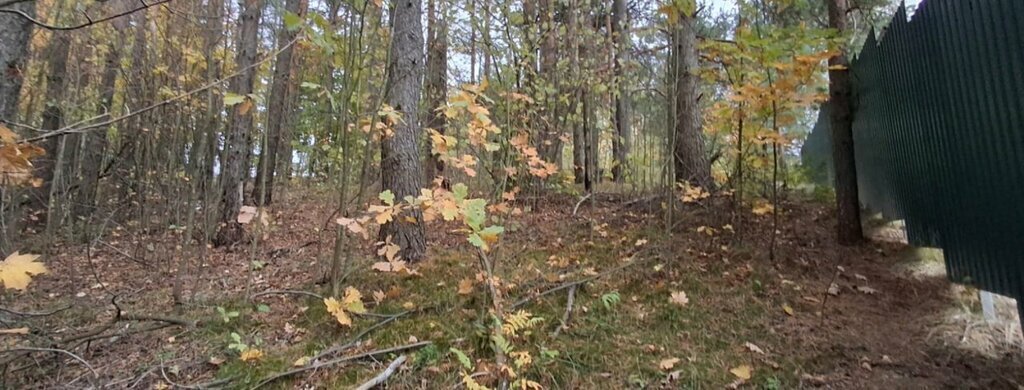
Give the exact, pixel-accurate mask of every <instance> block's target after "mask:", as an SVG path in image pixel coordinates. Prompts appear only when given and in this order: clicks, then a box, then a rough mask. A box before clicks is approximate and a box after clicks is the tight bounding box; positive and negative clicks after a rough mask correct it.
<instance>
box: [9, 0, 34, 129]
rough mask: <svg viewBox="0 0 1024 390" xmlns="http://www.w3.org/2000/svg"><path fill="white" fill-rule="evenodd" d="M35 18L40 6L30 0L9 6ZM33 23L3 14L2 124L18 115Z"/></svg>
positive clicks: (16, 16)
mask: <svg viewBox="0 0 1024 390" xmlns="http://www.w3.org/2000/svg"><path fill="white" fill-rule="evenodd" d="M6 8H7V9H10V10H15V11H21V12H24V13H25V14H27V15H30V16H34V15H35V9H36V3H35V2H34V1H29V2H25V3H18V4H15V5H12V6H9V7H6ZM31 32H32V23H31V22H29V21H28V20H26V19H24V18H22V17H20V16H18V15H12V14H0V123H4V122H5V121H10V120H13V119H14V117H15V114H17V112H18V97H19V96H20V95H21V83H22V80H23V78H24V75H25V58H26V57H27V54H28V41H29V35H30V33H31Z"/></svg>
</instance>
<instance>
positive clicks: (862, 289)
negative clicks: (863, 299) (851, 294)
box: [857, 286, 878, 295]
mask: <svg viewBox="0 0 1024 390" xmlns="http://www.w3.org/2000/svg"><path fill="white" fill-rule="evenodd" d="M857 291H860V292H861V293H864V294H868V295H874V294H878V290H875V289H873V288H871V287H868V286H857Z"/></svg>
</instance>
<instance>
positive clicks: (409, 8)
mask: <svg viewBox="0 0 1024 390" xmlns="http://www.w3.org/2000/svg"><path fill="white" fill-rule="evenodd" d="M421 15H422V4H421V1H420V0H401V1H399V2H397V3H396V4H395V7H394V14H393V23H392V32H393V33H392V41H391V55H390V60H389V64H388V69H389V71H388V80H387V88H385V91H387V102H388V104H390V105H391V107H394V109H395V110H397V111H398V112H401V113H402V120H401V121H400V122H399V123H396V124H394V130H395V133H394V135H392V136H390V137H385V138H384V139H383V140H381V153H380V154H381V184H382V186H383V188H384V189H385V190H391V192H392V193H394V194H395V198H396V199H403V198H405V197H406V196H413V197H416V196H418V195H419V193H420V188H421V187H422V185H421V183H422V180H421V179H422V174H423V170H422V167H421V166H420V152H419V147H418V142H419V139H420V133H421V131H420V124H419V112H418V111H419V103H420V91H421V87H422V80H423V71H424V64H423V23H422V22H421V21H420V16H421ZM411 217H412V218H413V219H414V221H406V220H405V218H395V220H393V221H392V222H389V223H386V224H384V225H383V226H381V228H380V240H381V241H385V240H386V239H388V238H390V239H391V242H393V243H395V244H397V245H398V246H399V247H400V248H401V251H400V252H399V254H400V255H401V256H402V258H404V259H406V260H408V261H417V260H420V259H422V258H423V257H424V255H425V254H426V237H425V234H424V229H423V216H422V214H421V213H419V212H412V215H411Z"/></svg>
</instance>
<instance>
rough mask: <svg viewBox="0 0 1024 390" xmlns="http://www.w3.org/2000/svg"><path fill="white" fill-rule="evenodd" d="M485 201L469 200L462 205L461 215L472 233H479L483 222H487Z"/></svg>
mask: <svg viewBox="0 0 1024 390" xmlns="http://www.w3.org/2000/svg"><path fill="white" fill-rule="evenodd" d="M486 208H487V201H486V200H483V199H469V200H466V201H465V202H464V203H463V205H462V209H463V215H464V216H465V217H464V218H465V222H466V225H467V226H469V227H470V228H471V229H473V231H479V230H480V228H481V226H482V225H483V224H484V222H486V221H487V211H486Z"/></svg>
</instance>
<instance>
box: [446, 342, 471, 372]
mask: <svg viewBox="0 0 1024 390" xmlns="http://www.w3.org/2000/svg"><path fill="white" fill-rule="evenodd" d="M448 350H449V351H451V353H454V354H455V357H456V358H458V359H459V363H461V364H462V366H463V367H465V368H466V369H467V370H472V369H473V361H472V360H469V356H466V353H465V352H462V351H460V350H459V349H458V348H454V347H452V348H448Z"/></svg>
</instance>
